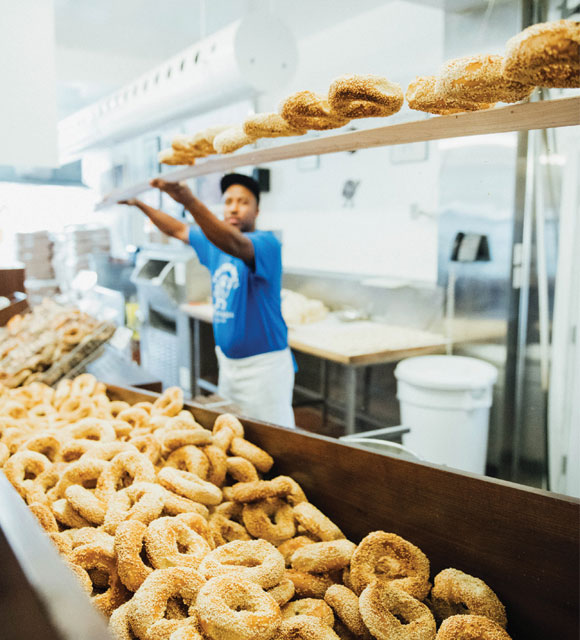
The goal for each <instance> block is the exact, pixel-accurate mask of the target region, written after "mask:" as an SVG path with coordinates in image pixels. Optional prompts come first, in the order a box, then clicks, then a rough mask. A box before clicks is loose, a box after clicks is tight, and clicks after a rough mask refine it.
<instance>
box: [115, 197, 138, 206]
mask: <svg viewBox="0 0 580 640" xmlns="http://www.w3.org/2000/svg"><path fill="white" fill-rule="evenodd" d="M117 204H128V205H130V206H132V207H136V206H137V205H138V204H139V200H137V198H127V200H119V202H118V203H117Z"/></svg>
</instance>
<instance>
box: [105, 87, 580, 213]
mask: <svg viewBox="0 0 580 640" xmlns="http://www.w3.org/2000/svg"><path fill="white" fill-rule="evenodd" d="M577 124H580V96H574V97H571V98H560V99H557V100H547V101H541V102H527V103H522V104H514V105H508V106H505V107H498V108H495V109H490V110H487V111H474V112H471V113H461V114H458V115H449V116H436V117H431V118H428V119H426V120H418V121H413V122H405V123H402V124H394V125H387V126H383V127H376V128H374V129H364V130H362V131H352V132H348V133H339V134H334V135H332V134H331V135H327V136H321V137H320V138H316V139H314V140H303V141H300V142H293V143H290V144H283V145H280V146H276V147H270V148H267V149H257V150H252V151H245V152H241V153H236V154H233V155H224V156H213V157H211V158H209V159H207V160H204V161H201V162H198V163H197V164H195V165H193V166H190V167H185V168H182V169H177V170H175V171H168V172H167V173H163V174H160V177H163V178H164V179H166V180H172V181H176V182H180V181H181V180H186V179H188V178H193V177H195V176H202V175H206V174H210V173H222V172H226V171H229V170H230V169H234V168H236V167H246V166H253V165H257V164H264V163H266V162H278V161H279V160H290V159H292V158H302V157H304V156H312V155H324V154H327V153H337V152H341V151H354V150H357V149H369V148H373V147H384V146H390V145H397V144H408V143H412V142H424V141H427V140H442V139H445V138H461V137H464V136H473V135H484V134H492V133H505V132H507V131H526V130H530V129H549V128H552V127H568V126H574V125H577ZM152 177H153V176H152ZM148 189H150V186H149V182H148V181H146V182H140V183H138V184H136V185H133V186H131V187H127V188H121V189H116V190H115V191H112V192H111V193H110V194H108V195H107V196H106V197H105V198H104V199H103V200H102V201H101V202H100V203H98V204H97V205H96V207H95V208H96V209H102V208H105V207H108V206H111V205H113V204H115V203H116V202H118V201H119V200H123V199H125V198H133V197H135V196H136V195H138V194H140V193H142V192H143V191H147V190H148Z"/></svg>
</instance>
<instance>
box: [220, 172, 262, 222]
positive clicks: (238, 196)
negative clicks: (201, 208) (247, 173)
mask: <svg viewBox="0 0 580 640" xmlns="http://www.w3.org/2000/svg"><path fill="white" fill-rule="evenodd" d="M224 205H225V207H224V220H225V222H227V224H231V225H232V227H236V228H237V229H239V230H240V231H253V230H254V228H255V226H256V218H257V216H258V213H259V209H258V202H257V200H256V196H255V195H254V194H253V193H252V192H251V191H250V190H249V189H246V187H243V186H242V185H241V184H233V185H232V186H231V187H228V188H227V189H226V190H225V192H224Z"/></svg>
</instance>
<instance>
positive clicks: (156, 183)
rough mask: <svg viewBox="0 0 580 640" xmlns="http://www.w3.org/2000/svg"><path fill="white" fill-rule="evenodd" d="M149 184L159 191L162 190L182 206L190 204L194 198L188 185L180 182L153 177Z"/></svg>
mask: <svg viewBox="0 0 580 640" xmlns="http://www.w3.org/2000/svg"><path fill="white" fill-rule="evenodd" d="M149 184H150V185H151V186H152V187H156V188H157V189H159V190H160V191H164V192H165V193H166V194H167V195H169V196H171V197H172V198H173V199H174V200H175V201H176V202H179V204H182V205H183V206H187V205H188V204H191V201H192V200H194V197H193V193H191V190H190V189H189V187H186V186H185V185H184V184H182V183H181V182H167V181H165V180H163V179H162V178H154V179H153V180H151V182H150V183H149Z"/></svg>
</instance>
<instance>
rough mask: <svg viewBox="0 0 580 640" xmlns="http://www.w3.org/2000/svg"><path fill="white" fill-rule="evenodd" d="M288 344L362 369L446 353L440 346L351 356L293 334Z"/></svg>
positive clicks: (293, 347) (443, 346)
mask: <svg viewBox="0 0 580 640" xmlns="http://www.w3.org/2000/svg"><path fill="white" fill-rule="evenodd" d="M288 344H289V345H290V347H291V348H292V349H296V351H301V352H303V353H308V354H310V355H312V356H317V357H318V358H324V359H325V360H330V361H332V362H338V363H340V364H347V365H351V366H360V367H362V366H365V365H368V364H381V363H386V362H396V361H397V360H402V359H403V358H409V357H411V356H420V355H426V354H428V353H443V352H444V351H445V345H444V344H438V345H429V346H424V347H409V348H406V349H385V350H384V351H373V352H372V353H370V352H369V353H363V354H358V355H349V354H346V353H341V352H339V351H330V350H329V349H324V348H321V347H318V346H316V345H314V344H311V343H305V342H301V341H300V340H299V339H297V338H296V337H295V336H293V335H292V332H289V333H288Z"/></svg>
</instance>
